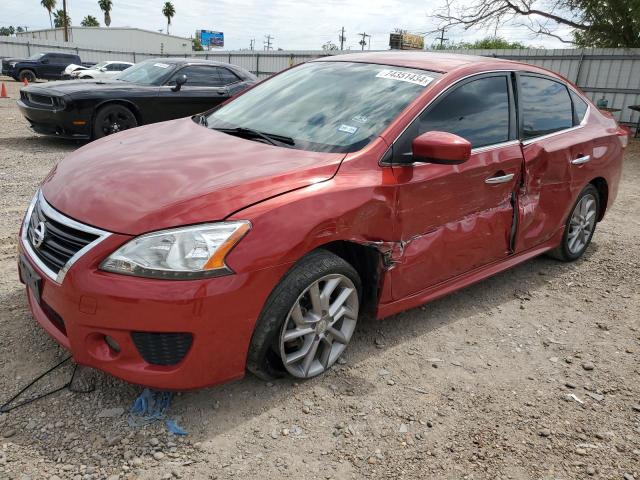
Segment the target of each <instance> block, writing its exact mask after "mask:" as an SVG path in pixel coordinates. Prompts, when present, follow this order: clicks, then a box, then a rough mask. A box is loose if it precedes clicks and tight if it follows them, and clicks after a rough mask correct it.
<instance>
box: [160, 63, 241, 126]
mask: <svg viewBox="0 0 640 480" xmlns="http://www.w3.org/2000/svg"><path fill="white" fill-rule="evenodd" d="M181 75H186V76H187V83H186V84H184V85H183V86H182V88H181V89H180V90H179V91H177V92H174V91H173V87H174V86H175V84H176V78H178V77H179V76H181ZM225 85H226V83H225V80H223V79H222V78H221V76H220V73H219V69H218V67H216V66H214V65H187V66H185V67H183V68H180V69H178V70H176V72H174V74H173V75H172V76H171V78H169V80H168V81H167V82H166V84H165V85H164V86H162V87H161V88H160V98H159V100H160V103H161V107H163V110H164V112H163V115H164V116H165V118H164V119H165V120H169V119H173V118H180V117H188V116H190V115H195V114H196V113H200V112H204V111H205V110H208V109H210V108H212V107H215V106H216V105H218V104H220V103H222V102H224V101H225V100H227V99H228V98H229V89H228V88H226V87H225Z"/></svg>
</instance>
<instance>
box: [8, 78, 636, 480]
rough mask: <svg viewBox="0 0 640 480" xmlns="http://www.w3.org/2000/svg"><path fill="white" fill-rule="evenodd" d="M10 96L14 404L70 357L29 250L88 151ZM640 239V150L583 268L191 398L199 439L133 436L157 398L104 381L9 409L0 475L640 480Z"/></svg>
mask: <svg viewBox="0 0 640 480" xmlns="http://www.w3.org/2000/svg"><path fill="white" fill-rule="evenodd" d="M2 80H4V79H2V78H0V81H2ZM6 83H7V86H8V88H9V94H10V95H11V96H12V97H13V98H12V99H0V332H2V333H1V334H0V401H4V400H5V399H7V398H8V397H10V396H11V395H12V394H13V393H14V392H16V391H17V390H19V389H20V388H21V387H22V386H23V385H25V384H26V383H27V382H28V381H29V380H30V379H32V378H33V377H34V376H36V375H37V374H39V373H41V372H43V371H44V370H46V369H48V368H49V367H50V366H52V365H53V364H55V363H56V362H58V361H59V360H61V359H63V358H64V357H65V356H66V352H65V351H64V350H63V349H62V348H60V347H58V345H57V344H56V343H55V342H54V341H53V340H52V339H50V338H49V337H48V335H47V334H46V333H45V332H44V331H43V330H42V329H41V328H39V327H38V326H37V325H36V324H35V322H34V320H33V319H32V317H31V315H30V314H29V311H28V309H27V306H26V301H25V295H24V288H23V287H22V285H21V284H20V283H19V282H18V279H17V274H16V258H15V257H16V236H17V232H18V228H19V225H20V222H21V219H22V216H23V213H24V211H25V209H26V207H27V205H28V203H29V200H30V198H31V196H32V195H33V193H34V191H35V189H36V186H37V185H38V183H39V181H40V180H41V179H42V178H43V177H44V176H45V175H46V173H47V172H48V171H49V170H50V169H51V167H52V166H53V165H55V163H56V162H58V161H59V160H61V159H62V158H63V157H64V156H65V155H66V154H67V153H69V152H71V151H73V150H74V149H76V148H78V146H79V145H78V144H76V143H74V142H65V141H61V140H59V139H50V138H45V137H41V136H37V135H35V134H33V133H31V132H30V130H29V129H28V127H27V123H26V121H25V120H24V119H23V118H22V116H21V115H20V112H19V111H18V109H17V107H16V104H15V99H16V98H17V93H18V86H19V85H17V84H16V83H14V82H11V81H7V82H6ZM639 238H640V142H638V141H634V142H633V143H632V144H631V146H630V147H629V149H628V151H627V154H626V161H625V167H624V174H623V178H622V183H621V185H620V192H619V195H618V199H617V201H616V203H615V205H614V206H613V208H612V209H611V210H610V211H609V212H608V213H607V216H606V218H605V220H604V221H603V222H602V223H601V224H599V225H598V229H597V231H596V235H595V237H594V243H593V244H592V245H591V247H590V249H589V251H588V254H587V255H586V256H585V258H583V259H582V260H580V261H578V262H575V263H572V264H563V263H559V262H556V261H554V260H551V259H549V258H546V257H541V258H537V259H534V260H532V261H529V262H527V263H525V264H523V265H520V266H518V267H516V268H514V269H512V270H510V271H508V272H505V273H502V274H500V275H497V276H495V277H493V278H491V279H488V280H485V281H484V282H482V283H480V284H478V285H476V286H473V287H471V288H467V289H466V290H463V291H461V292H458V293H457V294H454V295H452V296H449V297H447V298H445V299H442V300H439V301H437V302H434V303H431V304H429V305H428V306H425V307H421V308H418V309H414V310H411V311H408V312H405V313H403V314H400V315H397V316H395V317H392V318H389V319H387V320H385V321H383V322H374V321H365V322H362V323H361V324H360V325H359V328H358V331H357V332H356V335H355V336H354V340H352V344H351V345H350V347H349V349H348V350H347V352H346V355H345V362H344V364H342V365H336V367H335V368H334V369H333V370H332V371H331V372H329V373H328V374H325V375H324V376H321V377H319V378H316V379H314V380H311V381H307V382H302V383H298V382H294V381H293V380H287V379H284V380H279V381H276V382H273V383H265V382H262V381H259V380H258V379H256V378H255V377H252V376H247V377H246V378H245V379H243V380H241V381H238V382H235V383H232V384H229V385H224V386H220V387H217V388H210V389H206V390H202V391H198V392H192V393H184V394H180V395H176V396H175V397H174V399H173V405H172V407H171V410H170V413H169V416H170V417H171V418H174V419H176V420H177V421H178V423H179V424H180V425H181V426H182V427H183V428H185V429H186V430H187V431H188V432H189V434H188V435H187V436H186V437H184V438H178V437H175V436H173V435H170V434H168V433H167V432H166V428H165V427H164V425H163V424H155V425H150V426H147V427H144V428H131V427H129V426H128V424H127V411H128V409H129V407H130V405H131V404H132V402H133V400H134V399H135V398H136V396H137V395H138V394H139V393H140V391H141V389H140V388H138V387H134V386H131V385H127V384H124V383H122V382H120V381H118V380H115V379H113V378H110V377H107V376H106V375H102V374H100V375H98V379H97V386H96V390H95V391H94V392H92V393H86V394H82V393H71V392H69V391H62V392H59V393H56V394H54V395H51V396H49V397H47V398H45V399H43V400H40V401H38V402H36V403H32V404H30V405H27V406H25V407H22V408H19V409H17V410H14V411H12V412H10V413H7V414H0V480H5V479H22V480H27V479H33V480H38V479H46V478H49V479H54V480H56V479H67V478H69V479H105V478H108V479H109V480H115V479H149V480H151V479H163V478H188V479H191V478H193V479H201V478H202V479H216V478H217V479H227V478H231V479H233V478H243V479H254V478H256V479H263V478H274V479H275V478H305V479H307V478H309V479H311V478H317V479H343V478H344V479H351V478H355V479H357V478H364V477H367V478H421V479H422V478H429V479H456V480H457V479H515V480H518V479H545V480H546V479H549V480H551V479H584V478H600V479H624V480H632V479H636V480H640V364H639V360H640V315H639V314H640V294H639V292H640V280H639V274H640V251H639V247H640V242H639V240H638V239H639ZM68 375H69V368H66V370H65V371H63V372H60V373H59V374H58V375H56V376H55V378H54V380H55V382H58V384H62V383H63V382H64V381H65V379H66V378H67V376H68ZM55 382H53V381H51V382H49V381H48V382H46V383H49V384H50V385H52V384H53V383H55ZM50 385H49V386H50ZM45 386H46V385H45Z"/></svg>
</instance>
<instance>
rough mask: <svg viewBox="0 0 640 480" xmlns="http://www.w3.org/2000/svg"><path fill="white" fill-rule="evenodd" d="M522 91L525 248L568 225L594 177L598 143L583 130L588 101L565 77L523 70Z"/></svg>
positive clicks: (520, 239) (520, 243) (521, 232)
mask: <svg viewBox="0 0 640 480" xmlns="http://www.w3.org/2000/svg"><path fill="white" fill-rule="evenodd" d="M518 94H519V98H520V101H519V116H520V118H521V127H520V130H521V131H520V135H521V139H522V153H523V156H524V181H523V184H522V188H521V190H520V194H519V199H518V200H519V222H518V234H517V242H516V251H518V252H520V251H525V250H528V249H531V248H533V247H535V246H537V245H540V244H542V243H544V242H546V241H548V240H550V239H551V238H552V237H553V236H554V235H555V234H557V233H559V231H560V230H561V229H562V228H563V226H564V223H565V221H566V219H567V216H568V215H569V211H570V210H571V207H572V206H573V202H574V200H575V198H576V197H577V195H578V193H579V192H580V190H582V188H584V186H585V185H586V184H587V182H588V181H589V180H590V178H589V176H590V173H589V171H590V168H589V163H590V162H591V161H592V160H593V148H594V146H593V140H592V136H591V135H589V134H586V135H585V134H584V132H583V131H582V129H583V128H584V125H583V124H582V119H583V118H584V114H585V113H586V110H585V106H586V103H585V102H584V101H583V100H580V99H579V96H577V95H576V94H575V92H574V95H576V98H572V95H571V94H570V89H569V88H568V87H567V85H566V84H565V83H564V82H562V81H560V80H557V79H555V78H552V77H547V76H545V75H538V74H534V73H524V72H523V73H519V74H518ZM578 100H580V101H581V102H582V105H580V104H579V103H578ZM574 103H575V104H576V105H575V107H574Z"/></svg>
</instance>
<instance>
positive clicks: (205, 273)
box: [19, 52, 628, 389]
mask: <svg viewBox="0 0 640 480" xmlns="http://www.w3.org/2000/svg"><path fill="white" fill-rule="evenodd" d="M627 141H628V133H627V131H626V130H625V129H623V128H621V127H619V126H618V125H617V123H616V122H615V120H613V118H612V117H610V116H609V115H607V114H605V113H602V112H600V111H599V110H598V109H597V108H595V107H594V105H593V104H592V103H591V101H590V100H588V99H587V98H586V97H585V96H584V94H582V93H581V92H580V91H579V90H578V89H577V88H576V87H575V86H574V85H572V84H571V83H570V82H568V81H567V80H565V79H564V78H562V77H560V76H558V75H557V74H555V73H552V72H550V71H548V70H545V69H542V68H538V67H535V66H531V65H525V64H520V63H514V62H508V61H502V60H498V59H488V58H480V57H468V56H463V55H444V54H433V53H408V52H385V53H363V54H351V55H342V56H335V57H325V58H322V59H318V60H315V61H312V62H309V63H306V64H303V65H299V66H296V67H294V68H291V69H289V70H287V71H284V72H282V73H280V74H278V75H276V76H274V77H272V78H271V79H269V80H267V81H265V82H262V83H261V84H258V85H257V86H255V87H253V88H252V89H250V90H247V91H246V92H244V93H242V94H240V95H239V96H238V97H236V98H234V99H232V100H231V101H229V102H227V103H225V104H223V105H222V106H219V107H217V108H216V109H214V110H212V111H209V112H206V113H204V114H200V115H196V116H195V117H192V118H184V119H180V120H174V121H170V122H165V123H160V124H155V125H149V126H143V127H139V128H135V129H132V130H129V131H126V132H122V133H120V134H117V135H113V136H110V137H107V138H105V139H102V140H99V141H96V142H94V143H92V144H90V145H87V146H84V147H82V148H80V149H78V150H77V151H76V152H74V153H72V154H71V155H69V156H68V157H67V158H65V159H64V160H63V161H61V162H60V163H59V164H58V165H57V166H56V167H55V168H54V169H53V170H52V171H51V173H50V174H49V175H48V176H47V177H46V178H45V180H44V182H43V183H42V185H41V188H40V189H39V191H38V192H37V193H36V195H35V197H34V198H33V201H32V203H31V205H30V206H29V209H28V211H27V213H26V217H25V219H24V224H23V226H22V229H21V234H20V235H21V238H20V242H19V245H20V246H19V271H20V278H21V280H22V281H23V282H24V283H25V284H26V286H27V292H28V293H27V294H28V299H29V305H30V308H31V311H32V312H33V316H34V317H35V319H36V320H37V321H38V322H39V323H40V324H41V325H42V327H43V328H44V329H46V331H47V332H48V333H49V334H50V335H51V336H52V337H53V338H54V339H55V340H57V341H58V342H59V343H60V344H62V345H63V346H64V347H66V348H67V349H69V350H70V351H71V352H72V354H73V358H74V360H75V361H76V362H78V363H79V364H83V365H88V366H90V367H94V368H97V369H100V370H103V371H105V372H108V373H110V374H112V375H115V376H117V377H120V378H122V379H124V380H126V381H128V382H132V383H136V384H141V385H146V386H151V387H156V388H160V389H192V388H199V387H204V386H208V385H214V384H218V383H221V382H225V381H229V380H232V379H236V378H239V377H242V376H243V375H244V373H245V371H247V370H249V371H251V372H254V373H255V374H257V375H258V376H260V377H263V378H271V377H273V376H278V375H281V374H289V375H292V376H294V377H298V378H310V377H314V376H316V375H318V374H321V373H323V372H324V371H326V370H327V369H329V368H330V367H331V366H332V365H333V364H334V363H335V362H336V361H337V360H338V358H340V356H341V355H343V353H344V352H345V350H346V349H347V347H348V345H349V341H350V340H351V338H352V335H353V333H354V331H355V329H356V328H357V325H358V319H359V318H362V316H363V315H365V314H367V313H369V314H372V315H374V316H376V317H377V318H384V317H388V316H390V315H393V314H395V313H397V312H400V311H402V310H405V309H408V308H412V307H415V306H418V305H421V304H424V303H426V302H429V301H430V300H433V299H435V298H437V297H441V296H443V295H446V294H448V293H450V292H453V291H455V290H458V289H460V288H462V287H465V286H467V285H470V284H472V283H474V282H477V281H479V280H481V279H483V278H486V277H488V276H490V275H493V274H496V273H498V272H500V271H503V270H505V269H508V268H510V267H512V266H514V265H516V264H518V263H521V262H524V261H526V260H528V259H531V258H533V257H535V256H537V255H540V254H543V253H549V254H551V255H553V256H554V257H556V258H558V259H559V260H562V261H572V260H576V259H578V258H580V257H581V256H582V255H583V254H584V252H585V250H586V249H587V248H588V246H589V243H590V242H591V239H592V237H593V235H594V231H595V229H596V225H597V223H598V222H600V221H601V220H602V219H603V216H604V215H605V212H606V211H607V209H608V208H610V207H611V204H612V202H613V200H614V198H615V197H616V193H617V189H618V183H619V179H620V174H621V167H622V157H623V151H624V149H625V147H626V145H627Z"/></svg>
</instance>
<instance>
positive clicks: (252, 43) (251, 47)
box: [249, 38, 256, 52]
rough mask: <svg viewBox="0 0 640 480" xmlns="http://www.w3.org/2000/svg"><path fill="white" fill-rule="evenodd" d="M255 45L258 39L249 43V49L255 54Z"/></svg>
mask: <svg viewBox="0 0 640 480" xmlns="http://www.w3.org/2000/svg"><path fill="white" fill-rule="evenodd" d="M255 44H256V39H255V38H252V39H251V40H250V41H249V48H250V49H251V51H252V52H253V46H254V45H255Z"/></svg>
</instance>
